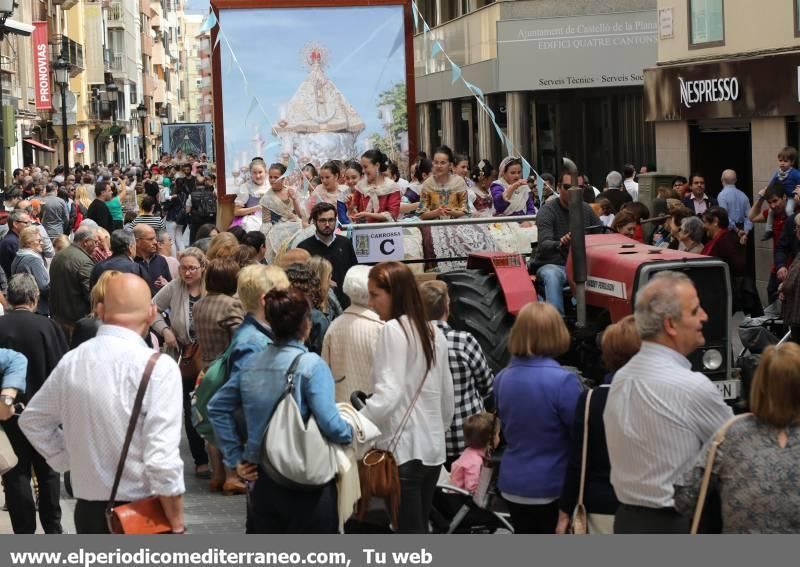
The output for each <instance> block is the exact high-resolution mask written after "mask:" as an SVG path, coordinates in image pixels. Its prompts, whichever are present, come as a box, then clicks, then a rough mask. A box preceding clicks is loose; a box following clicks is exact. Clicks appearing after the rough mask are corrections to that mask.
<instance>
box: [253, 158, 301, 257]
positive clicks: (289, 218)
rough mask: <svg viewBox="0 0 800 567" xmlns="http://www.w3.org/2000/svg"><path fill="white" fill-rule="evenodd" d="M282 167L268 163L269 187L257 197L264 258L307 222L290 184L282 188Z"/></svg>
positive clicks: (279, 164) (281, 165)
mask: <svg viewBox="0 0 800 567" xmlns="http://www.w3.org/2000/svg"><path fill="white" fill-rule="evenodd" d="M285 172H286V167H285V166H284V165H283V164H281V163H273V164H272V165H271V166H269V179H270V185H271V187H270V190H269V191H267V192H266V193H265V194H264V197H262V198H261V207H262V208H263V214H264V217H263V218H264V224H263V225H262V228H261V230H262V232H264V233H265V234H266V235H267V260H268V261H271V260H272V259H273V258H274V257H275V255H276V254H277V253H278V252H280V250H281V247H282V245H283V244H284V243H285V242H289V240H290V239H291V238H292V237H294V236H296V235H297V234H298V233H300V231H301V230H303V229H304V228H305V227H306V226H308V222H307V221H306V217H305V208H304V207H303V205H302V203H301V202H300V197H299V196H298V195H297V193H296V191H295V189H294V188H293V187H286V186H285V185H284V182H283V179H284V178H283V177H281V176H282V175H283V174H284V173H285Z"/></svg>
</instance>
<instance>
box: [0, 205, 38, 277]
mask: <svg viewBox="0 0 800 567" xmlns="http://www.w3.org/2000/svg"><path fill="white" fill-rule="evenodd" d="M31 222H32V221H31V216H30V215H29V214H28V213H27V212H26V211H23V210H19V209H17V210H15V211H13V212H12V213H11V214H10V215H8V234H6V236H5V238H3V240H0V267H1V268H3V272H5V275H6V277H7V278H11V262H13V261H14V257H15V256H16V255H17V250H19V233H20V232H22V231H23V230H24V229H26V228H27V227H29V226H30V225H31Z"/></svg>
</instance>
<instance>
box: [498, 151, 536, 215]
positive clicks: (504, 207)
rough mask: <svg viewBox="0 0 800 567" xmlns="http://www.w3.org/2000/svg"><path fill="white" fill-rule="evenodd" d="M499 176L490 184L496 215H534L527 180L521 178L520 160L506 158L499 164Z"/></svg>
mask: <svg viewBox="0 0 800 567" xmlns="http://www.w3.org/2000/svg"><path fill="white" fill-rule="evenodd" d="M499 173H500V176H499V177H498V178H497V180H496V181H495V182H494V183H492V185H491V187H490V190H491V192H492V200H493V201H494V208H495V211H497V214H498V215H503V216H522V215H535V214H536V207H535V206H534V204H533V196H532V194H531V188H530V187H529V186H528V180H527V179H523V178H522V160H521V159H520V158H515V157H511V156H509V157H507V158H506V159H504V160H503V161H502V162H501V163H500V171H499Z"/></svg>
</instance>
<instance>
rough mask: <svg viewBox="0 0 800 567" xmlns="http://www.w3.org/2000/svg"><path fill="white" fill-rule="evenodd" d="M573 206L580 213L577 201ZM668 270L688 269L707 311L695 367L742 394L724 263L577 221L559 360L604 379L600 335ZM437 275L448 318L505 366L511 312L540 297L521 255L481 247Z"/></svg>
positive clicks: (497, 365) (732, 396)
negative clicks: (567, 335) (565, 348)
mask: <svg viewBox="0 0 800 567" xmlns="http://www.w3.org/2000/svg"><path fill="white" fill-rule="evenodd" d="M572 210H573V211H576V212H577V211H580V207H579V206H578V207H575V208H572ZM575 216H576V217H579V216H580V213H579V212H577V214H575ZM576 231H577V232H576ZM664 270H671V271H679V272H683V273H685V274H686V275H687V276H688V277H689V278H690V279H691V280H692V282H693V283H694V285H695V287H696V288H697V293H698V295H699V297H700V302H701V305H702V306H703V309H704V310H705V311H706V312H707V313H708V317H709V319H708V322H707V323H706V325H705V328H704V334H705V338H706V344H705V345H704V346H703V347H702V348H700V349H698V350H697V351H695V352H693V353H692V354H691V355H689V360H690V361H691V363H692V369H693V370H695V371H697V372H702V373H704V374H705V375H706V376H708V377H709V379H711V380H713V381H714V383H715V384H716V385H717V387H718V388H719V390H720V392H721V393H722V395H723V397H724V398H725V399H726V400H729V401H732V402H733V401H736V400H738V399H739V398H740V394H741V392H740V390H741V383H740V380H739V379H738V378H734V377H733V376H732V366H733V364H732V356H731V341H730V338H731V324H730V315H731V280H730V274H729V272H728V266H727V264H725V262H723V261H722V260H719V259H717V258H712V257H709V256H702V255H699V254H691V253H688V252H679V251H676V250H668V249H663V248H656V247H653V246H646V245H643V244H641V243H639V242H636V241H634V240H631V239H629V238H627V237H624V236H622V235H618V234H589V235H584V234H583V231H582V224H581V222H580V220H579V221H578V222H576V223H573V238H572V248H571V251H570V254H569V257H568V259H567V278H568V281H569V289H565V290H564V291H565V294H567V295H568V296H569V298H568V299H569V300H568V301H565V305H568V306H571V307H572V309H569V310H568V311H567V314H566V315H565V321H566V322H567V325H568V328H570V332H571V335H572V345H571V348H570V351H569V352H568V353H567V354H566V355H565V356H564V357H563V359H562V360H561V362H562V363H563V364H566V365H569V366H574V367H575V368H577V369H578V370H579V371H580V372H581V374H582V375H583V376H584V378H585V379H587V380H588V381H589V382H590V383H595V384H596V383H598V382H599V381H601V380H602V377H603V370H602V368H601V365H600V364H599V362H600V349H599V338H600V335H601V334H602V332H603V329H605V327H606V326H608V325H609V324H610V323H612V322H616V321H618V320H620V319H621V318H623V317H624V316H626V315H629V314H631V313H632V312H633V308H634V302H635V299H636V294H637V292H638V291H639V289H641V288H642V287H643V286H644V285H645V284H646V283H647V281H648V280H649V279H650V278H652V277H653V276H654V275H655V274H657V273H658V272H661V271H664ZM438 277H439V279H441V280H443V281H444V282H446V283H447V284H448V288H449V290H450V301H451V303H450V313H451V316H450V324H451V325H452V326H453V327H454V328H455V329H459V330H464V331H469V332H470V333H472V334H473V335H474V336H475V338H476V339H478V342H479V343H480V344H481V346H482V347H483V349H484V353H485V355H486V358H487V361H488V362H489V364H490V365H491V366H492V368H493V369H494V370H495V371H497V370H499V369H501V368H503V367H504V366H505V365H506V364H507V363H508V360H509V354H508V351H507V350H506V343H507V340H508V335H509V332H510V330H511V326H512V325H513V323H514V316H515V315H516V314H517V313H519V311H520V310H521V309H522V307H523V306H524V305H525V304H527V303H529V302H531V301H537V299H538V296H537V291H536V288H535V285H534V283H533V281H532V278H531V276H530V275H529V273H528V269H527V265H526V262H525V261H524V259H523V257H522V256H521V255H519V254H507V253H497V252H476V253H473V254H471V255H470V256H469V259H468V261H467V266H466V269H460V270H452V271H449V272H445V273H441V274H439V276H438ZM573 298H574V302H573Z"/></svg>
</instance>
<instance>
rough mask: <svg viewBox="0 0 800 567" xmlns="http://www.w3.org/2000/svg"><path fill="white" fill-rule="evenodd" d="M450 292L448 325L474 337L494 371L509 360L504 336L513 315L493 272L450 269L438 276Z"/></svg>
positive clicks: (508, 329)
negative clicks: (507, 306)
mask: <svg viewBox="0 0 800 567" xmlns="http://www.w3.org/2000/svg"><path fill="white" fill-rule="evenodd" d="M439 279H440V280H442V281H443V282H445V283H446V284H447V287H448V290H449V294H450V321H449V323H450V326H452V327H453V328H454V329H456V330H459V331H467V332H469V333H472V335H473V336H474V337H475V338H476V339H477V340H478V343H480V345H481V348H482V349H483V354H484V355H485V356H486V361H487V362H488V363H489V366H490V367H491V368H492V370H494V371H495V372H498V371H500V370H502V369H503V368H505V366H506V365H507V364H508V361H509V358H510V356H509V354H508V349H507V344H508V336H509V334H510V333H511V326H512V325H513V324H514V318H513V317H512V316H511V314H509V312H508V309H507V308H506V303H505V297H504V296H503V291H502V290H501V289H500V283H499V282H498V280H497V276H496V275H495V274H494V273H486V272H483V271H481V270H453V271H450V272H445V273H443V274H440V275H439Z"/></svg>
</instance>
